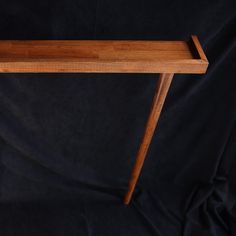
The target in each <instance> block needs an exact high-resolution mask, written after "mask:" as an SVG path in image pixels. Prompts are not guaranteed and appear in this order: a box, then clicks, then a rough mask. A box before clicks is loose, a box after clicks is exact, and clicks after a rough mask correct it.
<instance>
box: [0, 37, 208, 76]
mask: <svg viewBox="0 0 236 236" xmlns="http://www.w3.org/2000/svg"><path fill="white" fill-rule="evenodd" d="M194 40H195V38H194ZM197 46H198V49H199V47H200V49H201V45H200V44H199V45H197ZM192 50H193V49H192V48H190V46H189V43H188V42H185V41H150V40H149V41H148V40H145V41H142V40H140V41H138V40H32V41H28V40H25V41H21V40H13V41H9V40H2V41H0V72H2V73H76V72H83V73H205V71H206V69H207V66H208V62H207V61H206V60H203V59H202V58H201V57H199V56H196V55H198V54H197V53H193V51H192ZM194 50H196V51H197V48H196V49H194Z"/></svg>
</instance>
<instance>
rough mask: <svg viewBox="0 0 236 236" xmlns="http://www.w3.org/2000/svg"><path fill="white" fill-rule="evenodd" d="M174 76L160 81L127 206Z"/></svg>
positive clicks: (127, 196)
mask: <svg viewBox="0 0 236 236" xmlns="http://www.w3.org/2000/svg"><path fill="white" fill-rule="evenodd" d="M173 76H174V74H161V75H160V78H159V80H158V83H157V88H156V91H155V95H154V99H153V103H152V107H151V111H150V114H149V117H148V120H147V123H146V128H145V132H144V135H143V139H142V141H141V144H140V147H139V150H138V153H137V156H136V160H135V164H134V167H133V170H132V174H131V178H130V181H129V186H128V191H127V193H126V195H125V198H124V203H125V204H129V202H130V200H131V197H132V195H133V192H134V189H135V186H136V183H137V181H138V178H139V175H140V172H141V169H142V166H143V163H144V160H145V158H146V155H147V152H148V148H149V146H150V143H151V140H152V136H153V134H154V131H155V128H156V126H157V123H158V120H159V117H160V114H161V110H162V107H163V104H164V101H165V98H166V95H167V92H168V90H169V87H170V84H171V81H172V78H173Z"/></svg>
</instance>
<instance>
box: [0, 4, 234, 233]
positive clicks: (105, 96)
mask: <svg viewBox="0 0 236 236" xmlns="http://www.w3.org/2000/svg"><path fill="white" fill-rule="evenodd" d="M191 34H196V35H198V36H199V39H200V41H201V43H202V45H203V47H204V50H205V52H206V55H207V57H208V59H209V62H210V66H209V69H208V72H207V74H206V75H176V76H175V77H174V81H173V83H172V85H171V89H170V91H169V93H168V97H167V100H166V102H165V105H164V108H163V113H162V115H161V118H160V122H159V124H158V128H157V130H156V132H155V135H154V138H153V141H152V144H151V148H150V150H149V152H148V157H147V159H146V161H145V165H144V168H143V171H142V174H141V177H140V179H139V182H138V185H137V188H136V191H135V194H134V198H133V201H132V203H131V205H129V206H124V205H123V204H122V197H123V195H124V193H125V190H126V188H127V184H128V179H129V177H130V172H131V169H132V165H133V164H134V160H135V154H136V152H137V148H138V145H139V143H140V140H141V137H142V134H143V131H144V126H145V122H146V119H147V116H148V113H149V109H150V104H151V101H152V97H153V95H154V90H155V85H156V82H157V79H158V75H154V74H0V235H1V236H15V235H17V236H21V235H22V236H23V235H24V236H28V235H34V236H37V235H40V236H41V235H44V236H49V235H50V236H52V235H57V236H64V235H66V236H70V235H84V236H134V235H135V236H138V235H140V236H144V235H145V236H148V235H150V236H151V235H156V236H182V235H183V236H199V235H201V236H226V235H230V236H235V235H236V197H235V196H236V171H235V170H236V127H235V118H236V78H235V74H236V4H235V1H234V0H232V1H230V0H229V1H225V0H217V1H205V0H198V1H186V0H184V1H168V0H167V1H159V0H156V1H154V0H153V1H152V0H148V1H134V0H131V1H124V0H119V1H111V0H66V1H62V0H57V1H28V0H22V1H12V0H9V1H1V2H0V39H165V40H168V39H169V40H173V39H176V40H186V39H188V38H189V36H190V35H191Z"/></svg>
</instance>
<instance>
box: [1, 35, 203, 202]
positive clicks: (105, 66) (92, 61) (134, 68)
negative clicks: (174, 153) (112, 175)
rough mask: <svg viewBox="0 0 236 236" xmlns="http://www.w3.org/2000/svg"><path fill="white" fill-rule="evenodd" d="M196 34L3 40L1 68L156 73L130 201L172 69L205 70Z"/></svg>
mask: <svg viewBox="0 0 236 236" xmlns="http://www.w3.org/2000/svg"><path fill="white" fill-rule="evenodd" d="M207 67H208V60H207V58H206V56H205V54H204V51H203V49H202V47H201V45H200V42H199V41H198V38H197V37H196V36H192V37H191V38H190V40H189V41H188V42H185V41H147V40H145V41H141V40H138V41H137V40H31V41H29V40H24V41H22V40H11V41H10V40H2V41H0V73H77V72H78V73H81V72H82V73H159V74H160V78H159V79H158V81H157V87H156V91H155V95H154V98H153V103H152V107H151V110H150V114H149V117H148V120H147V123H146V128H145V132H144V135H143V138H142V141H141V144H140V146H139V149H138V152H137V156H136V161H135V164H134V167H133V170H132V174H131V178H130V180H129V186H128V191H127V193H126V195H125V197H124V203H125V204H129V202H130V200H131V197H132V194H133V192H134V189H135V186H136V183H137V180H138V177H139V175H140V172H141V169H142V166H143V163H144V160H145V157H146V154H147V152H148V148H149V145H150V143H151V140H152V137H153V134H154V131H155V128H156V125H157V122H158V119H159V117H160V113H161V110H162V107H163V104H164V101H165V98H166V95H167V92H168V90H169V87H170V84H171V81H172V79H173V76H174V74H175V73H191V74H204V73H205V72H206V70H207Z"/></svg>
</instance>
